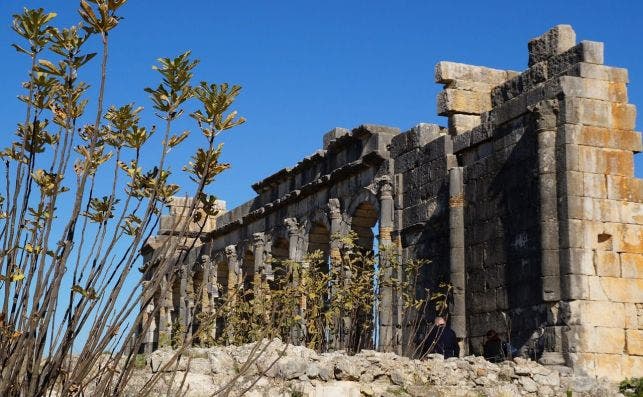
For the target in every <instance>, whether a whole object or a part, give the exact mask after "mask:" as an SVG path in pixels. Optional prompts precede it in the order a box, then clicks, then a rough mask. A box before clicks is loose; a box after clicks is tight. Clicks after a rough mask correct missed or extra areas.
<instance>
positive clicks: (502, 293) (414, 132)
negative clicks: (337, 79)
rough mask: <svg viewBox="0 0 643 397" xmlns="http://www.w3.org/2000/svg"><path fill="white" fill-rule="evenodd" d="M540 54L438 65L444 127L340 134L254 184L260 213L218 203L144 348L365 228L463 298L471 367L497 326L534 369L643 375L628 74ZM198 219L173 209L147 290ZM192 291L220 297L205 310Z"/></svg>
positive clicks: (391, 317) (566, 51)
mask: <svg viewBox="0 0 643 397" xmlns="http://www.w3.org/2000/svg"><path fill="white" fill-rule="evenodd" d="M528 49H529V63H528V68H527V69H526V70H525V71H523V72H521V73H518V72H514V71H506V70H495V69H489V68H485V67H480V66H471V65H464V64H459V63H453V62H440V63H438V64H437V66H436V68H435V80H436V82H437V83H439V84H443V85H444V89H443V91H442V92H440V94H439V95H438V98H437V102H438V103H437V112H438V114H439V115H441V116H446V117H447V118H448V124H447V127H441V126H438V125H432V124H418V125H417V126H415V127H414V128H412V129H411V130H409V131H406V132H403V133H400V131H399V130H398V129H397V128H391V127H384V126H377V125H362V126H359V127H357V128H354V129H352V130H347V129H342V128H335V129H333V130H331V131H330V132H328V133H326V134H325V135H324V138H323V149H321V150H319V151H317V152H316V153H315V154H313V155H312V156H310V157H306V158H304V159H303V160H301V161H300V162H299V163H297V164H296V165H295V166H294V167H292V168H285V169H283V170H281V171H279V172H277V173H275V174H273V175H271V176H269V177H268V178H266V179H264V180H262V181H260V182H258V183H255V184H254V185H253V189H254V190H255V191H256V192H257V196H256V197H255V198H253V199H252V200H250V201H248V202H247V203H245V204H243V205H241V206H239V207H237V208H234V209H232V210H229V211H227V212H226V211H225V204H224V203H221V208H222V210H223V211H222V213H221V215H219V216H218V217H216V218H215V219H210V220H209V224H208V227H207V228H206V229H205V230H204V231H203V232H202V233H198V232H197V230H198V229H191V230H192V231H193V233H192V234H189V236H188V237H187V238H186V240H185V241H182V242H181V245H182V246H183V247H184V248H185V249H187V248H188V247H192V248H191V250H190V252H189V254H188V255H187V260H185V261H182V262H181V263H177V264H176V272H177V274H178V276H177V277H175V280H176V281H175V282H174V285H165V286H164V287H163V288H162V292H161V293H159V294H157V296H154V297H152V298H151V299H150V300H149V302H150V303H149V304H148V305H146V307H144V313H145V314H144V315H145V316H153V317H154V318H153V319H152V321H151V323H152V325H151V327H150V330H149V332H148V334H147V335H146V336H145V343H146V348H147V350H148V351H151V350H154V349H156V348H158V347H159V346H163V345H164V344H167V339H168V338H170V337H171V335H170V334H171V332H172V331H171V329H170V328H171V324H172V323H173V322H176V321H179V322H181V323H183V324H189V323H190V318H189V317H190V316H191V314H190V313H192V311H191V310H190V309H191V308H192V307H194V302H195V300H197V299H202V300H203V301H202V302H204V303H203V304H202V305H201V307H203V310H208V308H209V307H212V306H211V305H208V302H209V301H210V302H211V301H212V300H213V299H214V298H216V297H218V296H219V294H225V291H226V290H229V289H230V288H235V287H236V286H239V285H241V283H244V286H246V287H251V285H252V283H253V280H256V279H257V277H263V278H267V279H270V278H274V277H278V274H277V275H276V274H275V272H273V270H272V269H271V266H270V263H271V261H270V260H269V259H270V258H275V259H294V260H301V259H302V258H303V257H304V255H305V254H306V253H308V252H313V251H315V250H321V251H322V252H324V253H325V255H327V256H328V257H329V258H330V259H331V263H332V260H333V258H336V256H337V255H338V253H339V247H338V246H337V244H338V243H337V242H335V241H334V240H333V239H331V236H334V235H343V234H346V233H348V232H349V231H351V230H353V231H355V232H356V233H357V235H358V239H359V244H360V245H362V246H365V247H372V246H373V243H374V241H375V240H374V239H375V237H376V236H375V235H374V233H373V231H372V230H373V228H374V227H375V226H376V225H377V227H378V229H377V234H378V236H377V241H378V242H379V244H380V245H381V246H389V247H393V248H394V249H395V250H397V252H398V253H399V255H400V256H401V258H402V260H410V259H417V258H422V259H428V260H430V261H431V266H429V267H427V270H426V271H425V272H424V274H422V283H423V284H424V285H425V286H426V287H427V288H433V287H435V286H436V285H437V284H438V283H439V282H449V283H451V284H452V285H453V287H454V289H453V291H454V292H453V300H452V302H451V305H450V313H449V322H450V324H451V327H452V328H453V329H454V330H455V332H456V334H457V336H458V338H459V339H460V340H461V342H462V346H463V349H462V350H463V353H477V354H479V353H481V350H482V348H481V346H482V342H483V336H484V334H485V333H486V331H487V330H489V329H495V330H497V331H499V332H502V333H503V335H504V337H505V338H510V339H511V343H512V345H514V346H515V347H518V348H520V352H521V354H523V355H525V356H533V355H536V356H537V357H539V358H540V360H541V363H544V364H551V365H561V364H564V365H567V366H570V367H572V368H573V371H574V372H575V373H577V374H579V375H586V376H596V377H606V378H609V379H613V380H617V379H622V378H623V377H626V376H641V375H643V180H641V179H637V178H635V177H634V162H633V154H634V153H638V152H640V151H641V150H642V143H641V134H640V133H639V132H636V131H635V130H634V128H635V126H634V124H635V116H636V108H635V106H634V105H632V104H629V103H628V97H627V86H626V85H627V82H628V76H627V70H625V69H621V68H615V67H609V66H604V65H603V43H599V42H592V41H581V42H580V43H576V37H575V33H574V31H573V30H572V28H571V27H570V26H568V25H559V26H556V27H554V28H552V29H551V30H549V31H548V32H546V33H545V34H543V35H542V36H540V37H537V38H534V39H533V40H531V41H530V42H529V44H528ZM189 204H190V200H189V199H176V201H175V202H174V203H173V204H172V207H171V211H170V215H166V216H164V217H163V218H162V219H161V224H160V228H159V234H158V236H154V237H152V238H150V239H149V240H148V242H147V244H146V246H145V248H144V251H143V253H144V256H145V261H146V265H145V266H144V269H145V276H144V278H145V277H149V274H150V273H151V270H152V269H153V266H152V265H150V264H153V259H154V258H155V254H157V251H156V250H157V249H158V248H159V247H160V246H161V245H162V243H163V242H165V241H168V240H171V239H172V238H175V237H173V236H172V235H171V233H170V230H171V229H172V225H176V224H177V223H180V222H183V221H184V220H183V219H182V218H181V213H182V209H183V208H185V207H187V206H189ZM392 276H394V275H391V274H388V275H386V274H385V275H383V277H392ZM197 279H198V282H200V283H206V285H207V286H208V288H207V290H206V293H205V294H204V295H207V296H203V297H196V296H194V295H195V294H194V292H193V285H195V282H197V281H196V280H197ZM144 283H145V282H144ZM399 304H400V303H399V301H398V300H397V299H396V298H395V294H394V291H386V290H385V291H382V301H381V303H380V305H379V308H378V310H379V316H378V318H379V324H378V327H379V335H380V338H379V346H377V348H378V349H379V350H381V351H396V350H397V349H398V348H399V346H400V344H401V343H403V341H404V338H405V335H404V332H403V329H404V327H403V326H402V324H400V318H401V308H400V307H399ZM223 321H225V319H223ZM188 332H189V330H188ZM213 332H215V331H214V330H213Z"/></svg>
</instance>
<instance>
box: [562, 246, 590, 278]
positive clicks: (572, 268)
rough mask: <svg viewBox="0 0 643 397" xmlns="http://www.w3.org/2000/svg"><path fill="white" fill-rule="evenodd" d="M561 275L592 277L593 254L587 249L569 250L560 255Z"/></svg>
mask: <svg viewBox="0 0 643 397" xmlns="http://www.w3.org/2000/svg"><path fill="white" fill-rule="evenodd" d="M561 259H562V263H561V266H560V271H561V273H562V274H586V275H594V274H595V271H594V253H593V251H592V250H589V249H582V248H570V249H567V250H564V251H563V253H562V254H561Z"/></svg>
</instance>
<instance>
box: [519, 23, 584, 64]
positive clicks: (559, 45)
mask: <svg viewBox="0 0 643 397" xmlns="http://www.w3.org/2000/svg"><path fill="white" fill-rule="evenodd" d="M575 45H576V32H574V29H572V27H571V26H570V25H557V26H555V27H553V28H552V29H550V30H549V31H547V32H546V33H544V34H543V35H541V36H539V37H536V38H534V39H531V40H530V41H529V43H528V48H529V66H531V65H533V64H535V63H537V62H541V61H544V60H546V59H548V58H549V57H551V56H553V55H557V54H562V53H563V52H565V51H567V50H568V49H570V48H572V47H573V46H575Z"/></svg>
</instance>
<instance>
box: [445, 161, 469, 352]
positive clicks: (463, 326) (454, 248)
mask: <svg viewBox="0 0 643 397" xmlns="http://www.w3.org/2000/svg"><path fill="white" fill-rule="evenodd" d="M449 245H450V252H449V263H450V266H451V275H450V279H451V286H452V287H453V305H452V306H451V310H450V313H449V319H450V320H451V328H452V329H453V331H454V332H455V334H456V336H457V338H458V342H459V343H460V352H461V353H462V354H463V355H466V353H467V350H468V346H469V344H468V342H467V339H466V338H467V310H466V268H465V262H464V183H463V168H462V167H454V168H451V169H450V170H449Z"/></svg>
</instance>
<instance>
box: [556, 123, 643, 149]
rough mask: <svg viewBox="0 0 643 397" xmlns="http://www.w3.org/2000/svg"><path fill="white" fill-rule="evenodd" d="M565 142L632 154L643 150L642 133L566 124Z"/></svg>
mask: <svg viewBox="0 0 643 397" xmlns="http://www.w3.org/2000/svg"><path fill="white" fill-rule="evenodd" d="M565 142H566V143H577V144H579V145H586V146H594V147H598V148H610V149H621V150H627V151H632V152H640V151H641V150H642V149H643V144H642V142H641V133H639V132H637V131H630V130H618V129H614V128H605V127H596V126H589V125H578V124H565Z"/></svg>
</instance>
